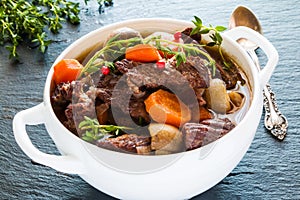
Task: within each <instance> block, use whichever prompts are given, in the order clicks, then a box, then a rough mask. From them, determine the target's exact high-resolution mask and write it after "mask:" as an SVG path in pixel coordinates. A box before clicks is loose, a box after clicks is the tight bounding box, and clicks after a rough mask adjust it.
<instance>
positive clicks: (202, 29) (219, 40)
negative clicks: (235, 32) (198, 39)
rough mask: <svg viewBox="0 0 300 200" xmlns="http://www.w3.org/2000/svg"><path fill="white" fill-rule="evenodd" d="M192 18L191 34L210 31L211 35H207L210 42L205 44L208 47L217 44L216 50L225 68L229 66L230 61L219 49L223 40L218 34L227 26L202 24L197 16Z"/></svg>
mask: <svg viewBox="0 0 300 200" xmlns="http://www.w3.org/2000/svg"><path fill="white" fill-rule="evenodd" d="M194 18H195V19H194V20H192V22H193V23H194V25H195V28H193V30H192V32H191V35H194V34H208V33H211V32H212V33H211V35H210V36H209V37H210V38H211V40H212V41H211V42H208V43H207V44H206V46H209V47H213V46H217V47H218V51H219V54H220V56H221V58H222V60H223V64H224V65H225V67H226V68H230V63H228V62H227V61H226V59H225V57H224V55H223V52H222V49H221V44H222V42H223V38H222V36H221V34H220V32H223V31H225V30H226V29H227V28H226V27H224V26H215V27H213V26H212V25H209V26H204V25H203V24H202V20H201V19H200V18H199V17H197V16H194Z"/></svg>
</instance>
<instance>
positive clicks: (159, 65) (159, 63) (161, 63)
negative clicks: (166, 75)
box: [156, 61, 166, 69]
mask: <svg viewBox="0 0 300 200" xmlns="http://www.w3.org/2000/svg"><path fill="white" fill-rule="evenodd" d="M165 66H166V63H165V62H163V61H158V62H157V63H156V67H157V69H164V68H165Z"/></svg>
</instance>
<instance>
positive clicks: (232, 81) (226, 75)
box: [216, 63, 245, 90]
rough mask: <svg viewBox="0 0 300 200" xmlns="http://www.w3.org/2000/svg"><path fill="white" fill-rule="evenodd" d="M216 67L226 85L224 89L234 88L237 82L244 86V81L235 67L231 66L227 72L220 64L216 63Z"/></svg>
mask: <svg viewBox="0 0 300 200" xmlns="http://www.w3.org/2000/svg"><path fill="white" fill-rule="evenodd" d="M216 66H217V70H218V72H219V73H220V76H221V78H222V80H223V81H224V82H225V84H226V89H228V90H230V89H233V88H235V86H236V84H237V82H238V81H241V84H242V85H243V84H245V80H244V79H243V77H242V75H241V73H240V72H239V70H238V69H237V67H236V66H235V65H231V67H230V68H229V69H227V70H225V69H223V67H222V65H221V64H220V63H216Z"/></svg>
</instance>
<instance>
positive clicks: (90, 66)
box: [80, 35, 142, 77]
mask: <svg viewBox="0 0 300 200" xmlns="http://www.w3.org/2000/svg"><path fill="white" fill-rule="evenodd" d="M117 36H118V35H116V36H115V37H112V38H111V39H110V40H108V41H107V43H106V45H105V46H104V47H103V48H102V49H100V50H99V51H97V52H96V53H95V54H94V56H93V57H92V58H91V59H90V60H89V61H88V62H87V64H86V65H85V66H84V68H83V69H82V70H81V73H80V77H82V76H83V75H86V74H90V73H94V72H96V71H97V70H99V69H101V67H103V66H107V67H109V68H110V69H111V70H114V69H115V68H114V64H113V62H114V61H115V60H117V59H118V58H120V57H122V56H124V55H125V51H126V49H127V48H128V47H132V46H134V45H136V44H139V43H141V42H142V40H141V38H139V37H133V38H129V39H124V40H115V38H117Z"/></svg>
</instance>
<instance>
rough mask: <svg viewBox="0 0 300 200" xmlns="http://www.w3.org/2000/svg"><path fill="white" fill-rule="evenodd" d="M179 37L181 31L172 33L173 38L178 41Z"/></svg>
mask: <svg viewBox="0 0 300 200" xmlns="http://www.w3.org/2000/svg"><path fill="white" fill-rule="evenodd" d="M180 39H181V32H176V33H174V40H175V41H179V40H180Z"/></svg>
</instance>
